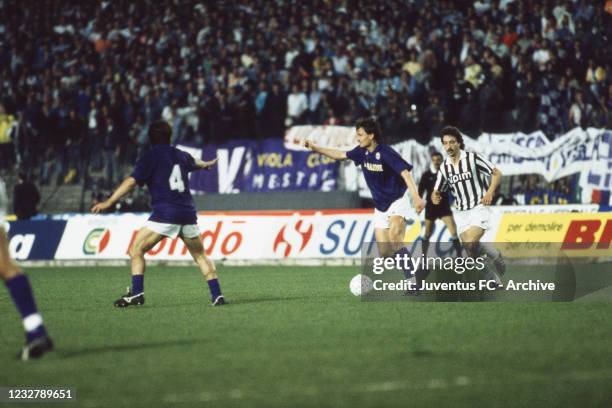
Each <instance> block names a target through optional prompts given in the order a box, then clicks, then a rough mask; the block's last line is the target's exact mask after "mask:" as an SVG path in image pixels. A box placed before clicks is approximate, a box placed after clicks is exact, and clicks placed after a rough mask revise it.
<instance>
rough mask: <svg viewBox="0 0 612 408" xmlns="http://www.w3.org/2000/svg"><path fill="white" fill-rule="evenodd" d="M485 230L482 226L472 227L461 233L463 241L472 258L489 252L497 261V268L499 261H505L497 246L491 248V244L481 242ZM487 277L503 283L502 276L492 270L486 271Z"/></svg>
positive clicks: (495, 261)
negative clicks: (496, 248)
mask: <svg viewBox="0 0 612 408" xmlns="http://www.w3.org/2000/svg"><path fill="white" fill-rule="evenodd" d="M484 233H485V230H484V229H482V228H480V227H476V226H473V227H470V228H469V229H468V230H466V231H464V232H462V233H461V242H463V246H464V248H465V250H466V251H467V253H468V255H469V256H471V257H472V258H476V257H479V256H482V255H483V254H487V255H488V256H489V257H491V259H493V262H494V263H495V267H496V269H498V272H500V271H499V268H498V267H497V263H498V262H499V261H501V262H502V263H503V259H502V258H501V256H500V253H499V251H497V250H495V248H491V247H490V246H489V245H486V244H481V242H480V239H481V238H482V236H483V235H484ZM501 273H503V271H501ZM485 277H486V278H487V279H490V280H495V281H496V282H497V283H498V284H501V283H502V282H501V278H500V277H499V276H497V275H496V274H494V273H493V272H492V271H490V270H488V271H487V272H486V273H485Z"/></svg>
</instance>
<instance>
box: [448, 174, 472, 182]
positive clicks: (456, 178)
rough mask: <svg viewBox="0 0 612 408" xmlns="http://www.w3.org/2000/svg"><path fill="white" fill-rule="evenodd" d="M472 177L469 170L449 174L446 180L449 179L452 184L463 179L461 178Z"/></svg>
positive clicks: (467, 178)
mask: <svg viewBox="0 0 612 408" xmlns="http://www.w3.org/2000/svg"><path fill="white" fill-rule="evenodd" d="M471 178H472V173H471V172H469V171H466V172H463V173H461V174H453V175H450V176H449V177H448V181H450V182H451V183H452V184H455V183H457V182H459V181H463V180H469V179H471Z"/></svg>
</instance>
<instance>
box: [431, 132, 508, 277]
mask: <svg viewBox="0 0 612 408" xmlns="http://www.w3.org/2000/svg"><path fill="white" fill-rule="evenodd" d="M440 136H441V138H442V145H443V147H444V150H446V153H447V154H448V157H447V158H446V159H445V160H444V162H443V163H442V166H440V171H438V174H437V178H436V184H435V185H434V191H433V193H432V196H431V200H432V202H433V203H434V204H436V205H438V204H440V202H441V195H440V191H442V190H443V189H444V188H445V187H450V191H451V193H452V194H453V197H454V198H455V212H454V216H455V220H456V222H457V231H458V232H459V236H460V237H461V241H462V242H463V245H464V247H465V249H466V250H467V251H468V254H469V255H470V256H472V257H476V256H479V255H480V254H481V253H482V252H484V253H486V254H487V255H488V256H489V257H490V258H491V259H492V260H493V262H494V265H495V268H496V270H497V272H499V273H502V274H503V273H504V270H505V265H504V261H503V258H502V257H501V253H500V252H499V251H498V250H497V249H495V248H493V247H491V246H489V245H480V239H481V238H482V236H483V234H484V233H485V231H486V230H488V229H489V219H490V217H491V210H490V208H489V205H491V202H492V201H493V195H494V193H495V190H496V189H497V187H498V186H499V183H500V182H501V176H502V174H501V172H500V171H499V169H497V168H496V167H495V166H494V165H493V164H492V163H491V162H490V161H488V160H487V159H486V158H484V157H482V156H481V155H479V154H477V153H474V152H466V151H465V150H464V149H465V144H464V143H463V137H462V136H461V132H459V129H457V128H456V127H452V126H448V127H445V128H444V129H442V131H441V132H440ZM489 179H490V182H489ZM496 280H497V281H498V283H500V282H499V279H498V278H496Z"/></svg>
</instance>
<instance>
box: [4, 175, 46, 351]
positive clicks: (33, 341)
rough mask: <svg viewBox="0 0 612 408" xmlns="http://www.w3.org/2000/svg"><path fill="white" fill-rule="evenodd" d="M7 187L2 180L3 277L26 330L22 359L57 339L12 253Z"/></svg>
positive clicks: (44, 348) (44, 349) (41, 349)
mask: <svg viewBox="0 0 612 408" xmlns="http://www.w3.org/2000/svg"><path fill="white" fill-rule="evenodd" d="M6 204H7V198H6V189H5V187H4V182H3V181H2V179H0V278H1V279H2V280H3V281H4V284H5V285H6V288H7V289H8V291H9V294H10V295H11V299H12V300H13V303H14V304H15V307H16V308H17V311H18V312H19V314H20V315H21V321H22V323H23V328H24V329H25V336H26V342H25V346H23V348H22V349H21V350H20V351H19V353H18V354H17V358H19V359H20V360H24V361H25V360H30V359H33V358H39V357H41V356H42V355H43V354H45V353H46V352H48V351H51V350H53V342H52V341H51V338H50V337H49V335H48V334H47V330H46V329H45V326H44V324H43V319H42V316H41V315H40V313H38V309H37V307H36V301H35V299H34V294H33V293H32V286H31V285H30V280H29V279H28V277H27V275H25V274H24V273H23V272H22V271H21V269H20V268H19V266H17V265H16V264H15V262H13V260H12V259H11V257H10V254H9V245H8V244H9V240H8V236H7V233H6V231H7V230H8V227H7V229H5V227H4V218H5V211H6Z"/></svg>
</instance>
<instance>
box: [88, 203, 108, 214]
mask: <svg viewBox="0 0 612 408" xmlns="http://www.w3.org/2000/svg"><path fill="white" fill-rule="evenodd" d="M110 206H111V204H110V203H109V202H108V200H106V201H102V202H100V203H98V204H95V205H94V206H93V207H91V212H92V213H94V214H99V213H101V212H102V211H105V210H107V209H108V208H109V207H110Z"/></svg>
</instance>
